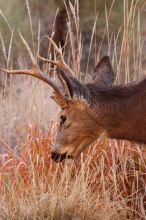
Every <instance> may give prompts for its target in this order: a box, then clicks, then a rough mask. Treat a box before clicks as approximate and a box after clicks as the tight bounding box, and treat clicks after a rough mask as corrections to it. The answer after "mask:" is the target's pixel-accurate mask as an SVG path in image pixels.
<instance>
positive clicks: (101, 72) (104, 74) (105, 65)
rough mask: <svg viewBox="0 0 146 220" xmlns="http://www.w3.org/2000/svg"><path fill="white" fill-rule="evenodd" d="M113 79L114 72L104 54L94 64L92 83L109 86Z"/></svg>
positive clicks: (111, 84)
mask: <svg viewBox="0 0 146 220" xmlns="http://www.w3.org/2000/svg"><path fill="white" fill-rule="evenodd" d="M114 80H115V74H114V71H113V68H112V65H111V62H110V58H109V57H108V56H104V57H103V58H102V59H101V60H100V61H99V63H98V64H97V65H96V66H95V69H94V75H93V83H95V84H96V85H98V86H99V87H103V88H105V87H111V86H113V83H114Z"/></svg>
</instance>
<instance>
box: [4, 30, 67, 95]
mask: <svg viewBox="0 0 146 220" xmlns="http://www.w3.org/2000/svg"><path fill="white" fill-rule="evenodd" d="M20 37H21V40H22V42H23V44H24V46H25V48H26V50H27V52H28V54H29V57H30V59H31V63H32V69H30V70H27V69H23V70H7V69H1V70H2V71H4V72H6V73H8V74H24V75H31V76H34V77H36V78H38V79H40V80H42V81H44V82H46V83H47V84H49V85H50V86H51V87H52V88H53V89H54V91H55V94H56V95H57V96H58V97H59V98H61V99H63V97H64V93H63V92H62V91H61V89H60V87H59V86H58V85H57V84H56V83H55V82H54V81H53V80H52V79H51V78H50V77H49V76H47V75H46V74H44V73H43V72H42V71H41V70H40V68H39V66H38V64H37V61H36V59H35V57H34V55H33V54H32V52H31V49H30V47H29V46H28V44H27V42H26V41H25V39H24V38H23V36H22V35H21V33H20Z"/></svg>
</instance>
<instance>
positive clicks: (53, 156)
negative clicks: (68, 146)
mask: <svg viewBox="0 0 146 220" xmlns="http://www.w3.org/2000/svg"><path fill="white" fill-rule="evenodd" d="M66 157H67V153H65V154H59V153H57V152H52V153H51V159H52V160H54V161H55V162H56V163H60V162H62V161H63V160H65V159H66Z"/></svg>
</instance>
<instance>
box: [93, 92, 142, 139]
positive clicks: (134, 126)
mask: <svg viewBox="0 0 146 220" xmlns="http://www.w3.org/2000/svg"><path fill="white" fill-rule="evenodd" d="M142 97H143V93H138V94H136V95H129V96H125V97H124V96H121V97H117V96H115V94H114V95H113V94H112V95H111V96H110V97H109V95H107V97H106V95H105V93H104V95H103V96H101V94H100V95H99V94H98V97H97V102H96V104H95V105H94V117H95V118H94V120H95V121H96V126H97V133H98V132H99V130H100V133H102V132H104V133H105V134H106V135H107V136H108V137H109V138H115V139H122V140H132V141H136V142H142V143H146V122H145V123H144V121H143V120H144V119H143V118H144V117H143V110H144V109H145V112H146V104H145V102H142ZM142 105H143V106H142ZM139 132H141V137H140V138H141V139H140V141H139Z"/></svg>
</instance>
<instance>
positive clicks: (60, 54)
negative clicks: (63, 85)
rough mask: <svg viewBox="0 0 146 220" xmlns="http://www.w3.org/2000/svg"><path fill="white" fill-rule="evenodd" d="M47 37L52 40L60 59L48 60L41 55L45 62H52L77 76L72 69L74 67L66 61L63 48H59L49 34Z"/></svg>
mask: <svg viewBox="0 0 146 220" xmlns="http://www.w3.org/2000/svg"><path fill="white" fill-rule="evenodd" d="M47 39H48V40H49V41H50V43H51V44H52V45H53V48H54V49H55V51H56V53H57V56H58V58H59V59H58V60H57V61H54V60H48V59H45V58H43V57H41V56H39V58H40V59H41V60H42V61H44V62H47V63H51V64H53V65H55V66H57V67H58V68H61V69H63V70H65V71H66V72H68V74H70V75H71V76H75V74H74V72H73V71H72V69H71V68H70V67H69V66H68V65H67V63H66V62H65V60H64V58H63V55H62V49H61V48H59V47H58V46H57V45H56V44H55V42H54V41H53V40H52V39H51V38H50V37H48V36H47Z"/></svg>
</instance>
